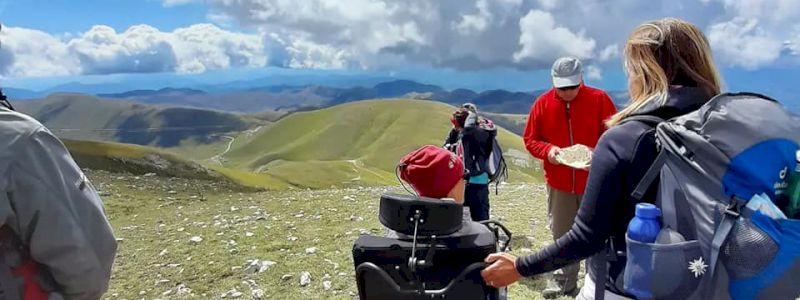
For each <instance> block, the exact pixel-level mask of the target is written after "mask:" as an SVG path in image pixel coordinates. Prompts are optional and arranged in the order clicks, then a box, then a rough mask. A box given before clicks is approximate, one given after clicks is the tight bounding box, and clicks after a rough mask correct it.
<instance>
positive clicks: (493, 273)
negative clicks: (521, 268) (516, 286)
mask: <svg viewBox="0 0 800 300" xmlns="http://www.w3.org/2000/svg"><path fill="white" fill-rule="evenodd" d="M484 261H485V262H486V263H488V264H491V265H489V266H488V267H486V269H483V271H481V276H482V277H483V281H485V282H486V284H488V285H489V286H492V287H495V288H501V287H505V286H507V285H509V284H512V283H514V282H517V281H518V280H520V279H521V278H522V275H520V274H519V272H517V257H516V256H514V255H511V254H508V253H494V254H491V255H489V256H488V257H486V259H485V260H484Z"/></svg>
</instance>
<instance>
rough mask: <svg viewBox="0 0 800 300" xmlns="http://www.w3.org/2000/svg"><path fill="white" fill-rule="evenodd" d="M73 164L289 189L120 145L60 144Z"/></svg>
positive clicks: (267, 180)
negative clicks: (74, 162) (65, 149)
mask: <svg viewBox="0 0 800 300" xmlns="http://www.w3.org/2000/svg"><path fill="white" fill-rule="evenodd" d="M63 142H64V145H65V146H67V149H68V150H69V151H70V154H71V155H72V157H73V158H74V159H75V161H76V162H77V163H78V165H80V166H81V167H83V168H90V169H96V170H106V171H112V172H122V171H124V172H128V173H132V174H137V175H142V174H147V173H155V174H158V175H162V176H169V177H180V178H193V179H205V180H216V181H229V182H232V183H235V184H238V185H243V186H246V187H255V188H266V189H282V188H286V187H288V185H287V184H286V183H285V182H282V181H280V180H277V179H275V178H272V177H270V176H268V175H266V174H255V173H252V172H246V171H241V170H232V169H228V168H224V167H221V166H211V167H205V166H202V165H200V164H197V163H195V162H192V161H189V160H185V159H183V158H180V157H178V156H177V155H175V154H172V153H168V152H166V151H163V150H159V149H155V148H151V147H145V146H139V145H131V144H120V143H108V142H95V141H76V140H63Z"/></svg>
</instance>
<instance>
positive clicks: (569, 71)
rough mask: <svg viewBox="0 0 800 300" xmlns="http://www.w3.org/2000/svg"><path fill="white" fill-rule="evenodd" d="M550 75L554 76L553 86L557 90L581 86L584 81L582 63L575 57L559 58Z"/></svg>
mask: <svg viewBox="0 0 800 300" xmlns="http://www.w3.org/2000/svg"><path fill="white" fill-rule="evenodd" d="M550 75H552V76H553V86H554V87H556V88H561V87H567V86H576V85H579V84H581V80H582V79H583V76H582V75H583V71H582V69H581V61H580V60H579V59H577V58H574V57H562V58H559V59H557V60H556V62H555V63H553V69H552V70H551V71H550Z"/></svg>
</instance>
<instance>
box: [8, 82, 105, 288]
mask: <svg viewBox="0 0 800 300" xmlns="http://www.w3.org/2000/svg"><path fill="white" fill-rule="evenodd" d="M0 95H2V92H0ZM4 98H5V97H0V104H3V105H0V222H1V223H0V224H2V227H0V245H2V246H0V289H1V291H0V292H2V294H3V295H4V296H5V297H4V298H3V299H59V298H64V299H99V298H100V297H101V296H102V295H103V294H104V293H105V292H106V290H107V289H108V284H109V279H110V277H111V267H112V265H113V263H114V257H115V255H116V250H117V242H116V239H115V237H114V234H113V232H112V228H111V225H110V224H109V222H108V219H107V218H106V216H105V214H104V210H103V203H102V201H101V200H100V197H99V196H98V194H97V191H96V190H95V189H94V187H93V186H92V184H91V183H90V182H89V180H88V179H87V178H86V176H85V175H84V174H83V172H81V169H80V168H79V167H78V166H77V164H76V163H75V161H74V160H73V159H72V157H71V156H70V154H69V152H68V151H67V149H66V148H65V146H64V145H63V144H62V143H61V141H60V140H59V139H58V138H56V137H55V136H54V135H53V134H52V133H51V132H50V131H49V130H48V129H47V128H45V127H44V126H43V125H42V124H41V123H39V122H38V121H36V120H34V119H33V118H31V117H29V116H27V115H24V114H22V113H18V112H16V111H13V109H12V108H11V106H10V105H8V104H7V102H6V101H5V99H4Z"/></svg>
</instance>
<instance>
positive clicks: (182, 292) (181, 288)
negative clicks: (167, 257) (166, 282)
mask: <svg viewBox="0 0 800 300" xmlns="http://www.w3.org/2000/svg"><path fill="white" fill-rule="evenodd" d="M175 290H177V291H178V293H177V294H178V296H186V295H190V294H192V289H190V288H188V287H186V285H185V284H183V283H181V284H179V285H178V287H177V288H175Z"/></svg>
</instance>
